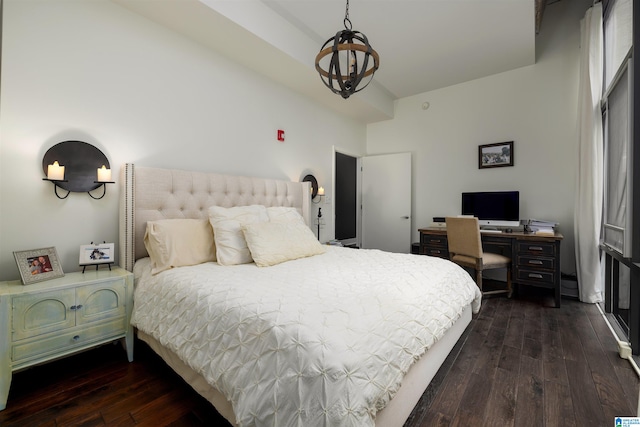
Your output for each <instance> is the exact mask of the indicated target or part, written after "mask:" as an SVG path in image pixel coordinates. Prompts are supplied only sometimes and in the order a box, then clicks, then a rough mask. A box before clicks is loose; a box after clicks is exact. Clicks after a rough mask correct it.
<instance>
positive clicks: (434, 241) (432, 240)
mask: <svg viewBox="0 0 640 427" xmlns="http://www.w3.org/2000/svg"><path fill="white" fill-rule="evenodd" d="M429 243H440V239H431V240H429Z"/></svg>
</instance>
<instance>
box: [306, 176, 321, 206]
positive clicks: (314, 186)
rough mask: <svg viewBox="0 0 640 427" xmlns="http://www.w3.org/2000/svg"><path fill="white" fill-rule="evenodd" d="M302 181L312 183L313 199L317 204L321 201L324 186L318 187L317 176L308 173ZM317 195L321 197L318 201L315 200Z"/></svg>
mask: <svg viewBox="0 0 640 427" xmlns="http://www.w3.org/2000/svg"><path fill="white" fill-rule="evenodd" d="M302 182H310V183H311V201H312V202H313V203H315V204H318V203H320V202H321V201H322V198H323V197H324V187H318V181H317V180H316V177H315V176H313V175H306V176H305V177H304V178H302ZM316 197H319V198H320V199H319V200H318V201H317V202H316V201H315V199H316Z"/></svg>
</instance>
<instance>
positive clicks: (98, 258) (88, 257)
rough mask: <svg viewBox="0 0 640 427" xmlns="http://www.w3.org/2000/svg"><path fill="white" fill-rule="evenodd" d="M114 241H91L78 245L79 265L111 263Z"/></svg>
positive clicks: (112, 260)
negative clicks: (87, 243)
mask: <svg viewBox="0 0 640 427" xmlns="http://www.w3.org/2000/svg"><path fill="white" fill-rule="evenodd" d="M114 251H115V244H114V243H97V244H94V243H93V242H91V244H90V245H82V246H80V261H79V264H80V265H81V266H87V265H98V264H113V262H114V256H115V254H114Z"/></svg>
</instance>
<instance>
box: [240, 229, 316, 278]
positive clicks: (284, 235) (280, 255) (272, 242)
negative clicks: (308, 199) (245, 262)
mask: <svg viewBox="0 0 640 427" xmlns="http://www.w3.org/2000/svg"><path fill="white" fill-rule="evenodd" d="M242 232H243V233H244V237H245V239H246V241H247V246H248V247H249V250H250V251H251V256H252V257H253V260H254V261H255V263H256V265H258V266H259V267H267V266H270V265H276V264H280V263H281V262H285V261H289V260H293V259H298V258H304V257H309V256H312V255H318V254H322V253H324V252H325V251H326V249H325V248H324V246H322V244H320V242H318V240H317V239H316V236H315V235H314V234H313V232H312V231H311V230H310V229H309V227H307V226H306V225H304V224H300V223H299V222H263V223H254V224H248V225H245V226H243V227H242Z"/></svg>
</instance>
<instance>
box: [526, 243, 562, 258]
mask: <svg viewBox="0 0 640 427" xmlns="http://www.w3.org/2000/svg"><path fill="white" fill-rule="evenodd" d="M517 245H518V248H517V253H519V254H525V253H526V254H535V255H536V256H548V257H553V256H555V254H556V249H555V245H554V244H553V243H547V242H536V241H532V242H517Z"/></svg>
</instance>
